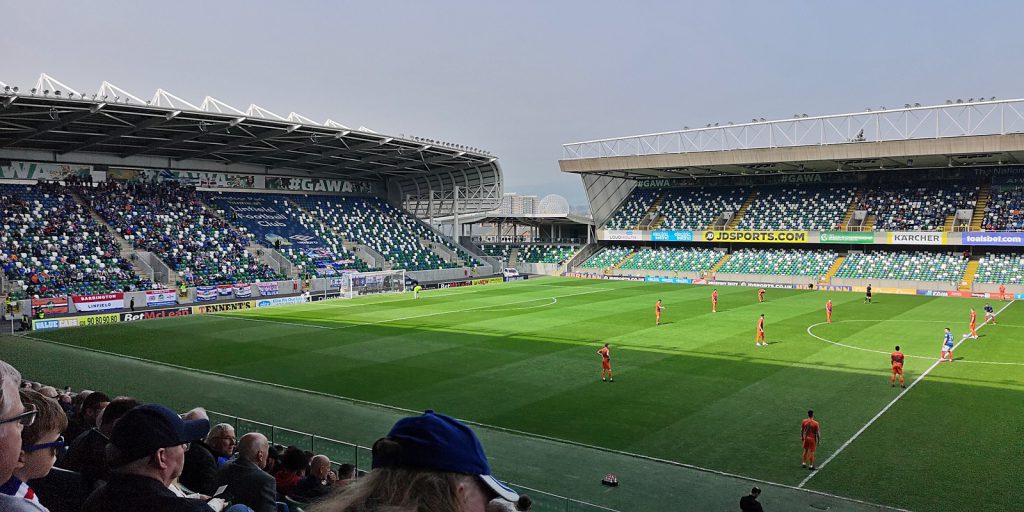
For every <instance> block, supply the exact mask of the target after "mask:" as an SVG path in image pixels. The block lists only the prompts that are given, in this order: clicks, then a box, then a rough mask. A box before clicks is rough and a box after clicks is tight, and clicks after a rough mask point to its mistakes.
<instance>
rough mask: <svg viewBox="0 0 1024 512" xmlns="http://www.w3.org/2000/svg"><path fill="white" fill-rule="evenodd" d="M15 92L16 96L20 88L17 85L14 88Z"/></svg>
mask: <svg viewBox="0 0 1024 512" xmlns="http://www.w3.org/2000/svg"><path fill="white" fill-rule="evenodd" d="M14 92H15V94H17V92H18V86H17V85H15V86H14Z"/></svg>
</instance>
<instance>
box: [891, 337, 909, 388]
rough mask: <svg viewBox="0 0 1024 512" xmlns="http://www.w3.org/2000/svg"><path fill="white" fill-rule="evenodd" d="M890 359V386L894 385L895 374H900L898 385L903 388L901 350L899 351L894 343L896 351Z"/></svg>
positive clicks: (898, 347)
mask: <svg viewBox="0 0 1024 512" xmlns="http://www.w3.org/2000/svg"><path fill="white" fill-rule="evenodd" d="M890 359H891V360H892V382H891V384H892V387H896V375H899V376H900V387H901V388H905V387H907V386H904V385H903V352H900V346H899V345H896V351H895V352H893V353H892V355H891V356H890Z"/></svg>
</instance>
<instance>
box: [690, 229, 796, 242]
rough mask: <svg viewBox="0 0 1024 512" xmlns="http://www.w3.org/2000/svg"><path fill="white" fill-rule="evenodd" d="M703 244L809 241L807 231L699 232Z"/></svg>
mask: <svg viewBox="0 0 1024 512" xmlns="http://www.w3.org/2000/svg"><path fill="white" fill-rule="evenodd" d="M700 233H701V235H700V239H701V240H702V241H704V242H752V243H776V244H780V243H781V244H805V243H807V242H808V241H809V240H810V236H809V233H808V232H807V231H701V232H700Z"/></svg>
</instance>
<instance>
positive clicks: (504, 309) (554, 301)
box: [487, 297, 558, 311]
mask: <svg viewBox="0 0 1024 512" xmlns="http://www.w3.org/2000/svg"><path fill="white" fill-rule="evenodd" d="M547 298H550V299H551V302H546V303H544V304H541V305H539V306H526V307H522V308H497V309H488V310H487V311H522V310H524V309H537V308H546V307H548V306H553V305H555V304H558V299H557V298H556V297H547ZM537 300H544V298H540V299H537Z"/></svg>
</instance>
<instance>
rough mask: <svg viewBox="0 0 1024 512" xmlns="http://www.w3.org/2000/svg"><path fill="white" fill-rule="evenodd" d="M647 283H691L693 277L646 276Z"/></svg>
mask: <svg viewBox="0 0 1024 512" xmlns="http://www.w3.org/2000/svg"><path fill="white" fill-rule="evenodd" d="M647 282H648V283H668V284H691V283H693V279H687V278H685V277H668V276H647Z"/></svg>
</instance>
